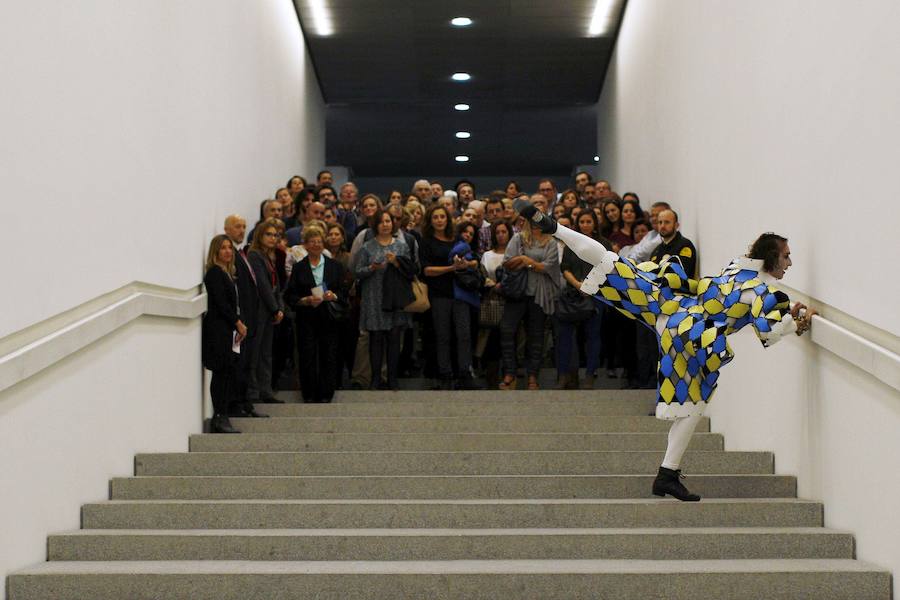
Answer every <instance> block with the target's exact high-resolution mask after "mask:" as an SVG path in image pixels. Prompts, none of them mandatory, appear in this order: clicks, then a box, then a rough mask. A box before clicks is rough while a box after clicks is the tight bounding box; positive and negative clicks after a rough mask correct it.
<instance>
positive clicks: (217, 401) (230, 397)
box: [209, 366, 238, 417]
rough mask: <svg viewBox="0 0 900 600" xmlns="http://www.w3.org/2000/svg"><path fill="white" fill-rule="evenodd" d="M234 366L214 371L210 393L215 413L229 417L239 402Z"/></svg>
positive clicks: (210, 383)
mask: <svg viewBox="0 0 900 600" xmlns="http://www.w3.org/2000/svg"><path fill="white" fill-rule="evenodd" d="M235 375H236V372H235V369H234V367H233V366H232V367H229V368H226V369H221V370H216V371H213V372H212V378H211V379H210V382H209V395H210V396H211V397H212V405H213V414H214V415H216V416H219V415H222V416H225V417H227V416H228V414H229V413H230V412H231V411H233V410H234V406H235V404H237V403H238V397H237V377H236V376H235Z"/></svg>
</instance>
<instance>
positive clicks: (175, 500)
mask: <svg viewBox="0 0 900 600" xmlns="http://www.w3.org/2000/svg"><path fill="white" fill-rule="evenodd" d="M652 408H653V393H652V392H647V391H609V390H604V391H600V390H595V391H566V392H562V391H541V392H526V391H517V392H423V391H401V392H349V391H348V392H340V393H339V398H338V402H336V403H334V404H330V405H302V404H285V405H264V406H259V407H257V409H258V410H259V411H260V412H266V413H268V414H270V415H271V416H272V418H270V419H236V420H235V424H236V425H237V427H238V428H239V429H241V430H242V431H244V432H245V433H243V434H241V435H195V436H192V437H191V440H190V452H189V453H185V454H141V455H138V456H137V457H136V458H135V477H130V478H117V479H113V480H112V483H111V499H110V500H109V501H107V502H98V503H95V504H88V505H86V506H84V508H83V516H82V527H83V529H81V530H80V531H74V532H69V533H63V534H59V535H52V536H50V538H49V543H48V555H49V556H48V558H49V562H47V563H44V564H42V565H39V566H37V567H35V568H31V569H27V570H24V571H21V572H19V573H16V574H14V575H12V576H10V577H9V581H8V594H9V599H10V600H37V599H42V600H43V599H50V598H53V599H57V600H67V599H72V600H74V599H78V600H91V599H96V600H101V599H102V600H107V599H108V600H112V599H116V600H120V599H124V598H128V599H133V600H143V599H154V600H155V599H162V598H165V599H185V600H187V599H190V600H205V599H227V600H231V599H234V600H238V599H240V600H244V599H249V598H261V599H295V598H296V599H299V598H319V599H325V598H328V599H335V600H337V599H340V600H348V599H354V598H389V599H403V598H416V599H418V598H485V599H487V598H490V599H504V598H534V599H541V600H552V599H566V600H570V599H577V598H641V599H645V598H666V599H681V598H685V599H688V598H690V599H703V598H709V599H713V598H715V599H738V598H748V599H749V598H753V599H758V598H766V599H769V598H772V599H777V598H785V599H787V598H791V599H795V598H816V599H832V598H854V599H869V598H871V599H876V598H877V599H879V600H888V599H889V598H890V597H891V578H890V573H889V572H887V571H884V570H881V569H879V568H877V567H874V566H872V565H867V564H864V563H861V562H859V561H856V560H854V542H853V536H852V535H851V534H850V533H847V532H839V531H834V530H830V529H825V528H824V527H823V526H822V524H823V507H822V505H821V504H818V503H816V502H809V501H805V500H800V499H797V498H796V481H795V479H794V478H793V477H789V476H781V475H774V474H773V466H774V457H773V456H772V454H771V453H768V452H725V451H724V440H723V439H722V436H720V435H718V434H713V433H709V422H708V420H704V421H703V422H702V423H701V424H700V426H699V427H698V430H697V431H698V433H697V434H695V436H694V439H693V441H692V444H691V447H690V449H689V451H688V454H687V456H686V460H685V464H684V469H685V471H686V472H687V473H688V474H689V475H690V478H689V479H688V481H687V484H688V486H689V487H690V488H691V489H692V490H695V491H697V492H698V493H700V494H702V495H703V496H704V498H703V500H702V501H701V502H699V503H681V502H678V501H676V500H672V499H670V498H666V499H658V498H655V497H653V496H652V495H650V493H649V492H650V483H651V481H652V479H653V476H654V474H655V472H656V469H657V467H658V465H659V463H660V461H661V460H662V455H663V450H664V449H665V444H666V429H667V423H665V422H662V421H658V420H656V419H655V418H653V417H650V416H647V414H648V413H649V412H650V411H651V409H652Z"/></svg>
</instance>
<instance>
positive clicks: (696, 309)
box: [688, 304, 703, 315]
mask: <svg viewBox="0 0 900 600" xmlns="http://www.w3.org/2000/svg"><path fill="white" fill-rule="evenodd" d="M688 312H689V313H691V314H693V315H696V314H698V313H702V312H703V307H702V306H700V305H699V304H695V305H693V306H692V307H690V308H689V309H688Z"/></svg>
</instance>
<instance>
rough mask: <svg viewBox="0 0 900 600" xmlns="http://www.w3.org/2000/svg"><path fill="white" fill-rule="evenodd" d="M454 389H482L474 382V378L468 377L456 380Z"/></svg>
mask: <svg viewBox="0 0 900 600" xmlns="http://www.w3.org/2000/svg"><path fill="white" fill-rule="evenodd" d="M456 389H458V390H480V389H482V387H481V386H480V385H479V384H478V382H477V381H475V378H474V377H472V376H471V375H469V376H468V377H465V376H463V377H460V378H459V379H457V380H456Z"/></svg>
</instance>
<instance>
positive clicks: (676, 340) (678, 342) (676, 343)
mask: <svg viewBox="0 0 900 600" xmlns="http://www.w3.org/2000/svg"><path fill="white" fill-rule="evenodd" d="M672 347H673V348H674V349H675V351H676V352H684V340H683V339H681V336H680V335H676V336H675V337H673V338H672Z"/></svg>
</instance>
